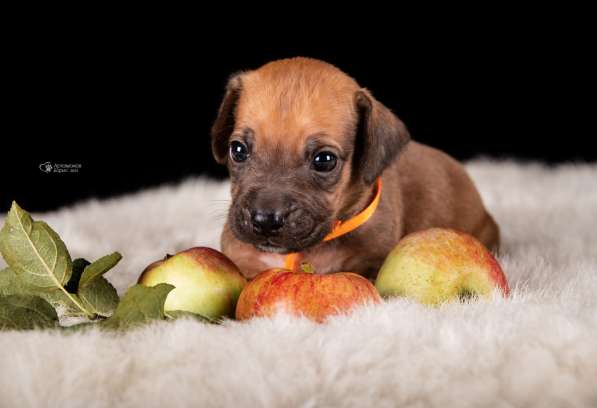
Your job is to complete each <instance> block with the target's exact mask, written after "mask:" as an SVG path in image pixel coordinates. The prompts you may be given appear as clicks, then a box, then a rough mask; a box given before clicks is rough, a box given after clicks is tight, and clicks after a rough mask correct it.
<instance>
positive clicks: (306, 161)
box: [212, 58, 410, 253]
mask: <svg viewBox="0 0 597 408" xmlns="http://www.w3.org/2000/svg"><path fill="white" fill-rule="evenodd" d="M409 138H410V137H409V135H408V132H407V130H406V128H405V126H404V124H403V123H402V122H401V121H400V120H399V119H398V118H397V117H396V116H394V114H392V113H391V112H390V111H389V110H388V109H387V108H386V107H384V106H383V105H382V104H381V103H379V102H378V101H376V100H375V99H374V98H373V97H372V96H371V94H370V93H369V92H368V91H367V90H365V89H362V88H360V87H359V86H358V84H357V83H356V82H355V81H354V80H353V79H352V78H350V77H349V76H347V75H346V74H344V73H343V72H341V71H340V70H338V69H337V68H335V67H334V66H332V65H330V64H327V63H324V62H321V61H317V60H313V59H307V58H293V59H287V60H280V61H275V62H272V63H269V64H267V65H265V66H263V67H261V68H259V69H257V70H255V71H249V72H244V73H240V74H237V75H234V76H233V77H232V78H231V79H230V81H229V83H228V86H227V89H226V94H225V96H224V100H223V101H222V104H221V106H220V109H219V113H218V117H217V119H216V121H215V123H214V125H213V128H212V150H213V154H214V157H215V159H216V160H217V161H218V162H219V163H222V164H226V165H227V166H228V169H229V171H230V178H231V183H232V189H231V190H232V205H231V207H230V210H229V214H228V221H229V225H230V228H231V230H232V232H233V233H234V235H235V236H236V237H237V238H238V239H239V240H241V241H244V242H248V243H251V244H253V245H254V246H256V247H257V248H259V249H261V250H263V251H269V252H278V253H288V252H296V251H301V250H303V249H305V248H308V247H310V246H313V245H315V244H317V243H319V242H320V241H321V240H322V239H323V238H324V237H325V235H326V234H327V233H328V232H330V230H331V228H332V225H333V221H334V220H335V219H344V218H347V217H350V216H352V215H354V210H355V209H354V208H352V207H354V205H355V204H356V203H357V202H359V200H361V201H362V197H363V195H364V194H370V192H371V185H372V184H373V182H374V181H375V180H376V178H377V177H378V176H379V175H380V174H381V173H382V172H383V170H384V169H385V168H386V167H387V166H388V165H389V164H390V162H391V161H392V160H393V159H394V158H395V157H396V155H397V154H398V152H399V151H400V150H401V149H402V147H403V146H404V145H405V144H406V143H407V142H408V140H409ZM360 210H361V208H357V209H356V211H360ZM351 212H352V213H351Z"/></svg>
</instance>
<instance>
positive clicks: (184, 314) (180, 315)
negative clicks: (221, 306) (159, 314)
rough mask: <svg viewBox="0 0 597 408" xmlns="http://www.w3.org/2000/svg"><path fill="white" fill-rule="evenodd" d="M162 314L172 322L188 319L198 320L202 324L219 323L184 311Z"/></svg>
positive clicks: (170, 311)
mask: <svg viewBox="0 0 597 408" xmlns="http://www.w3.org/2000/svg"><path fill="white" fill-rule="evenodd" d="M164 313H165V314H166V317H168V318H170V319H172V320H176V319H184V318H190V319H194V320H198V321H200V322H202V323H212V324H219V323H220V322H219V321H218V320H214V319H210V318H209V317H207V316H203V315H200V314H198V313H193V312H187V311H186V310H169V311H167V312H164Z"/></svg>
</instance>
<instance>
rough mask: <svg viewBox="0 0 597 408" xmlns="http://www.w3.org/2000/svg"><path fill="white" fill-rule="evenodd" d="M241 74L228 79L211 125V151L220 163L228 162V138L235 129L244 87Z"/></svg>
mask: <svg viewBox="0 0 597 408" xmlns="http://www.w3.org/2000/svg"><path fill="white" fill-rule="evenodd" d="M241 75H242V73H236V74H234V75H232V76H231V77H230V79H229V80H228V85H226V93H225V95H224V99H223V100H222V103H221V104H220V109H219V110H218V117H217V118H216V120H215V122H214V124H213V126H212V127H211V151H212V153H213V156H214V158H215V159H216V161H217V162H218V163H220V164H226V161H227V160H228V138H229V137H230V134H231V133H232V131H233V130H234V121H235V114H236V105H237V103H238V98H239V96H240V92H241V87H242V84H241Z"/></svg>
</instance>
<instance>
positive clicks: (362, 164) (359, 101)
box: [354, 89, 410, 184]
mask: <svg viewBox="0 0 597 408" xmlns="http://www.w3.org/2000/svg"><path fill="white" fill-rule="evenodd" d="M354 100H355V105H356V111H357V114H358V123H357V128H356V129H357V131H356V132H357V134H356V140H355V157H354V163H355V165H356V166H357V169H358V170H357V171H358V172H359V174H360V175H361V176H362V177H363V179H364V180H365V183H367V184H371V183H373V182H374V181H375V180H376V179H377V177H378V176H379V175H380V174H381V173H382V172H383V171H384V169H385V168H386V167H388V166H389V165H390V163H391V162H392V160H394V158H395V157H396V156H397V155H398V153H399V152H400V151H401V150H402V149H403V148H404V146H405V145H406V144H407V143H408V141H409V140H410V134H409V133H408V130H407V129H406V126H405V125H404V123H402V121H401V120H400V119H398V118H397V117H396V115H394V114H393V113H392V112H391V111H390V110H389V109H388V108H386V107H385V106H384V105H382V104H381V103H380V102H378V101H377V100H375V98H373V96H371V94H370V93H369V91H367V90H366V89H361V90H358V91H356V92H355V96H354Z"/></svg>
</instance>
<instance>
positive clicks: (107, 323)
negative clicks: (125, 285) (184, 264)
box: [101, 283, 174, 329]
mask: <svg viewBox="0 0 597 408" xmlns="http://www.w3.org/2000/svg"><path fill="white" fill-rule="evenodd" d="M172 289H174V286H172V285H168V284H167V283H160V284H159V285H156V286H152V287H146V286H143V285H134V286H132V287H130V288H129V289H128V290H127V291H126V293H125V294H124V296H123V297H122V299H120V303H119V304H118V307H117V308H116V310H115V311H114V314H113V315H112V316H111V317H110V318H108V319H106V320H104V321H103V322H102V323H101V325H102V327H104V328H107V329H126V328H129V327H136V326H139V325H142V324H145V323H148V322H151V321H152V320H163V319H164V318H165V317H166V316H165V314H164V302H165V301H166V297H167V296H168V293H170V291H171V290H172Z"/></svg>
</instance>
